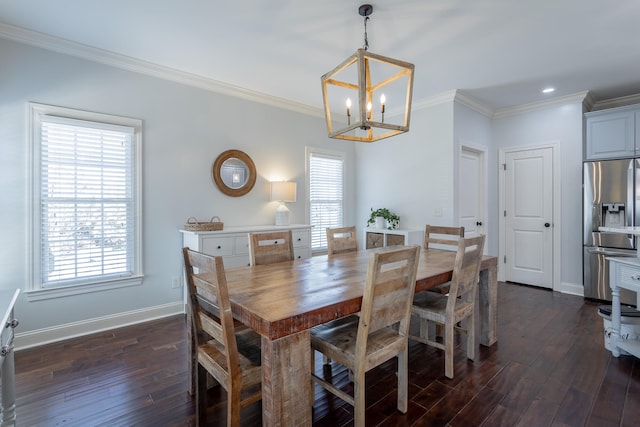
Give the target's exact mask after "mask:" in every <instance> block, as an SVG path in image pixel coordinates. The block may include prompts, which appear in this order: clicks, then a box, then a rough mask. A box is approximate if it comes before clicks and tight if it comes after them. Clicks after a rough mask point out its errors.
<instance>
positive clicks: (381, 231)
mask: <svg viewBox="0 0 640 427" xmlns="http://www.w3.org/2000/svg"><path fill="white" fill-rule="evenodd" d="M364 242H365V247H366V248H367V249H371V248H381V247H384V246H395V245H406V246H410V245H420V246H422V245H423V244H424V230H387V229H386V228H370V227H367V228H365V229H364Z"/></svg>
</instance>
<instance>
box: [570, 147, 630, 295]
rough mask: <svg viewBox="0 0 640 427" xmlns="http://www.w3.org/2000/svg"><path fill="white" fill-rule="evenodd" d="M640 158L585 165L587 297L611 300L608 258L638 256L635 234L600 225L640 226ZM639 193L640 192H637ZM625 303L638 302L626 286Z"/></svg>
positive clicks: (584, 207)
mask: <svg viewBox="0 0 640 427" xmlns="http://www.w3.org/2000/svg"><path fill="white" fill-rule="evenodd" d="M637 186H640V159H620V160H602V161H595V162H584V164H583V189H584V191H583V208H582V209H583V215H584V220H583V244H584V255H583V281H584V296H585V297H586V298H591V299H597V300H602V301H611V288H610V287H609V263H608V262H607V261H606V257H609V256H622V257H635V256H637V255H636V249H637V241H636V240H637V239H636V238H635V237H634V236H633V235H631V234H619V233H607V232H601V231H598V227H600V226H610V227H615V226H640V200H638V197H640V191H637ZM636 193H638V194H636ZM622 291H624V292H621V295H620V300H621V302H622V303H623V304H629V305H635V304H636V297H635V293H633V292H630V291H627V290H625V289H623V290H622Z"/></svg>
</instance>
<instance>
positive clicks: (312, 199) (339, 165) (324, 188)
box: [307, 150, 344, 251]
mask: <svg viewBox="0 0 640 427" xmlns="http://www.w3.org/2000/svg"><path fill="white" fill-rule="evenodd" d="M307 160H308V167H307V170H308V174H309V179H308V182H309V204H310V205H309V212H310V217H311V218H310V222H311V225H312V226H313V227H312V228H311V250H312V251H322V250H326V249H327V234H326V228H327V227H342V226H343V218H344V200H343V197H344V196H343V195H344V155H342V154H336V153H327V152H320V151H315V150H309V151H308V154H307Z"/></svg>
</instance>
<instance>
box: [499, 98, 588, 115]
mask: <svg viewBox="0 0 640 427" xmlns="http://www.w3.org/2000/svg"><path fill="white" fill-rule="evenodd" d="M588 94H589V92H588V91H584V92H578V93H575V94H572V95H566V96H559V97H557V98H552V99H547V100H544V101H539V102H532V103H529V104H523V105H517V106H515V107H509V108H504V109H501V110H496V112H495V113H494V114H493V118H494V119H501V118H504V117H509V116H514V115H517V114H522V113H527V112H531V111H536V110H542V109H545V108H549V107H553V106H558V105H563V104H568V103H573V102H580V103H582V102H584V100H585V98H586V97H587V95H588Z"/></svg>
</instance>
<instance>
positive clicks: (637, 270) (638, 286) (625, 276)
mask: <svg viewBox="0 0 640 427" xmlns="http://www.w3.org/2000/svg"><path fill="white" fill-rule="evenodd" d="M617 268H619V269H620V285H621V286H624V287H625V288H627V289H631V290H634V291H636V292H637V291H639V290H640V267H633V266H630V265H625V264H618V265H617Z"/></svg>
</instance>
